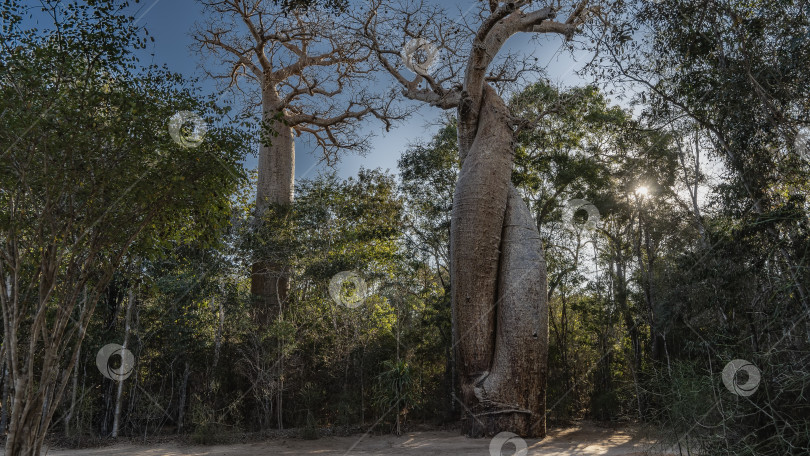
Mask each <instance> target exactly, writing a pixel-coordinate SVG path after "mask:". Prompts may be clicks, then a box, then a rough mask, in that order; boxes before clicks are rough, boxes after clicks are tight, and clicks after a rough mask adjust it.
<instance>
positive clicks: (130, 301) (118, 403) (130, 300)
mask: <svg viewBox="0 0 810 456" xmlns="http://www.w3.org/2000/svg"><path fill="white" fill-rule="evenodd" d="M134 305H135V286H134V285H132V286H130V287H129V295H128V296H127V311H126V314H125V316H124V342H123V343H122V344H121V346H122V347H123V348H122V349H121V350H122V351H123V350H126V349H127V347H128V346H129V332H130V331H131V329H132V326H131V322H132V307H133V306H134ZM122 356H123V354H122ZM117 387H118V388H117V390H116V392H115V412H114V413H113V426H112V434H111V437H112V438H116V437H118V429H119V427H120V425H121V409H122V408H123V407H122V403H123V397H124V381H123V380H119V381H118V385H117Z"/></svg>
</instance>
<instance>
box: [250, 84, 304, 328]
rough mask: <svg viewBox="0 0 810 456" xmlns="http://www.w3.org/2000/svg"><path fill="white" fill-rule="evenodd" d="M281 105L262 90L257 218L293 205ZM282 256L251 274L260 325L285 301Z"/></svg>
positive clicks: (290, 142)
mask: <svg viewBox="0 0 810 456" xmlns="http://www.w3.org/2000/svg"><path fill="white" fill-rule="evenodd" d="M282 114H283V107H282V102H281V100H280V99H279V95H278V93H277V92H276V90H275V88H274V87H273V86H272V84H271V83H266V87H265V88H264V89H263V90H262V124H263V125H262V128H263V133H262V137H263V138H262V139H263V141H262V144H261V145H260V146H259V175H258V183H257V185H256V216H257V217H263V216H264V215H265V214H266V213H267V211H268V209H270V208H271V207H272V208H275V209H277V210H280V211H283V210H284V209H286V208H288V207H289V206H290V205H291V204H292V202H293V195H294V185H295V140H294V138H293V131H292V128H290V127H289V126H287V125H285V124H284V122H283V121H282V120H281V116H282ZM285 259H286V258H285V254H284V252H278V253H277V254H275V255H273V257H270V258H267V257H264V258H259V259H258V261H256V263H254V264H253V267H252V271H251V284H250V291H251V293H252V294H253V296H254V299H256V301H257V305H258V311H259V315H260V317H259V318H260V322H261V323H264V324H269V323H271V322H272V321H273V319H274V316H275V315H277V314H278V312H279V311H280V309H281V305H282V303H283V302H284V301H285V300H286V298H287V293H288V290H289V286H290V283H289V278H288V277H287V272H286V268H285Z"/></svg>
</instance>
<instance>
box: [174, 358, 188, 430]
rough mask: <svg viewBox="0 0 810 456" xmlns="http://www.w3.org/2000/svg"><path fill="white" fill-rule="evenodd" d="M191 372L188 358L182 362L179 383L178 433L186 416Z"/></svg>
mask: <svg viewBox="0 0 810 456" xmlns="http://www.w3.org/2000/svg"><path fill="white" fill-rule="evenodd" d="M190 374H191V366H190V365H189V363H188V359H186V362H185V364H184V368H183V382H182V383H181V384H180V403H179V404H178V406H177V432H178V433H180V432H182V431H183V427H184V426H185V417H186V402H187V399H188V376H189V375H190Z"/></svg>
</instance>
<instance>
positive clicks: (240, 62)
mask: <svg viewBox="0 0 810 456" xmlns="http://www.w3.org/2000/svg"><path fill="white" fill-rule="evenodd" d="M203 3H204V4H205V5H206V9H207V12H208V13H209V16H210V17H212V19H211V20H210V21H209V22H207V23H205V24H200V25H199V26H198V27H197V30H196V32H195V40H196V41H197V43H198V45H199V48H200V49H202V50H205V51H207V53H208V54H210V55H211V56H212V57H213V58H215V59H217V62H218V63H222V62H224V63H225V64H226V65H227V67H228V71H227V72H226V73H224V74H212V73H210V72H209V74H210V75H211V76H212V77H214V78H216V79H219V80H222V81H224V82H225V84H226V85H227V86H228V87H229V88H232V89H234V90H236V91H238V92H241V93H244V94H246V95H247V96H248V97H249V101H250V103H249V104H250V105H251V106H254V105H256V104H257V103H256V100H257V99H259V100H261V102H260V106H261V120H262V130H263V134H262V136H263V139H262V143H261V146H260V147H259V167H258V183H257V189H256V216H257V219H259V220H261V218H262V217H263V216H264V215H265V213H266V212H267V210H268V209H269V208H271V207H277V208H279V209H280V210H281V212H282V213H283V211H284V209H285V208H286V207H289V206H290V205H291V204H292V202H293V195H294V194H293V190H294V177H295V140H294V137H295V136H300V135H302V134H306V135H305V136H306V137H307V138H308V139H310V140H311V142H312V143H313V144H314V145H315V146H316V149H318V150H319V151H320V152H321V153H322V160H324V161H326V162H328V163H334V162H335V161H336V160H337V159H338V156H339V153H340V152H343V151H346V150H358V151H365V150H366V148H367V145H368V144H367V139H368V137H363V136H359V135H358V134H357V128H356V125H357V123H358V122H359V121H361V120H362V119H364V118H366V117H369V116H372V117H376V118H378V119H380V120H381V121H383V122H384V124H385V126H386V128H388V127H390V122H391V121H392V120H395V119H397V118H399V117H401V116H398V115H397V113H395V112H394V111H393V110H392V109H391V98H393V97H390V96H388V97H386V96H378V95H373V94H371V93H370V92H369V91H367V90H365V89H364V87H365V86H367V85H369V83H370V82H371V81H372V79H371V78H373V76H372V75H373V70H374V68H373V65H372V63H371V62H372V59H370V58H369V57H370V51H369V50H368V49H367V48H365V47H364V46H362V45H361V43H360V40H359V39H357V37H355V36H352V34H351V33H350V32H349V31H348V29H347V28H346V27H345V26H343V24H342V23H341V21H342V19H343V18H342V17H341V16H337V17H336V16H335V13H334V12H326V11H321V10H319V9H318V8H316V7H312V8H310V9H308V10H293V11H283V10H282V8H281V7H280V6H279V5H278V2H274V1H272V0H206V1H204V2H203ZM244 80H247V82H248V87H243V85H240V84H241V83H242V82H243V81H244ZM256 92H258V93H256ZM259 256H260V258H257V259H256V261H255V263H254V265H253V267H252V271H251V291H252V293H253V295H254V296H255V297H256V299H257V301H258V304H259V307H260V308H261V309H264V313H263V315H262V316H261V320H262V321H263V322H264V323H270V322H272V321H273V319H274V318H275V315H277V314H278V312H279V311H280V309H281V306H282V305H283V303H284V301H285V300H286V298H287V294H288V290H289V274H288V271H287V269H286V259H287V257H288V253H285V252H271V253H268V252H265V253H263V254H261V255H259Z"/></svg>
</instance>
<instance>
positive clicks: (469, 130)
mask: <svg viewBox="0 0 810 456" xmlns="http://www.w3.org/2000/svg"><path fill="white" fill-rule="evenodd" d="M524 9H525V10H524ZM557 12H558V8H556V7H551V6H549V7H543V8H540V7H538V8H532V4H531V2H529V1H508V2H495V1H491V2H489V3H488V5H484V4H482V5H481V8H480V11H479V14H478V20H479V23H478V26H477V28H470V29H469V30H470V31H472V33H471V34H469V35H465V34H464V33H463V29H462V28H461V27H454V26H453V24H452V23H448V22H446V21H443V20H442V18H441V17H442V16H443V14H442V12H441V11H438V10H437V9H435V8H434V9H431V8H429V7H428V6H427V5H424V4H422V3H419V2H408V1H403V2H392V1H387V0H376V1H375V2H374V8H373V12H372V14H370V15H368V16H366V17H364V18H360V21H361V26H360V27H362V29H363V32H364V35H365V37H366V39H367V40H368V43H369V47H371V48H372V49H374V51H375V53H376V56H377V58H378V60H379V61H380V62H381V65H382V66H383V67H384V68H385V69H386V70H388V72H389V73H390V74H391V75H392V76H393V77H394V78H395V79H396V80H397V81H398V82H399V83H401V84H402V87H403V94H404V95H405V96H406V97H408V98H411V99H414V100H420V101H423V102H426V103H429V104H431V105H433V106H437V107H440V108H443V109H453V108H455V109H456V115H457V119H458V123H457V125H458V147H459V158H460V162H461V171H460V173H459V177H458V182H457V184H456V190H455V194H454V196H453V210H452V216H451V233H450V277H451V299H452V306H453V312H454V315H455V320H454V334H456V335H457V337H456V350H457V353H458V369H459V376H460V381H461V392H462V400H463V403H464V408H465V413H464V418H463V432H464V433H466V434H467V435H470V436H473V437H479V436H483V435H494V434H497V433H498V432H501V431H511V432H515V433H517V434H518V435H521V436H525V437H542V436H545V434H546V418H545V414H546V410H545V405H546V398H545V391H546V378H547V368H546V365H547V354H548V296H547V284H546V266H545V259H544V254H543V245H542V242H541V239H540V235H539V232H538V230H537V226H536V223H535V221H534V220H533V218H532V216H531V214H530V212H529V209H528V207H527V206H526V204H525V203H524V201H523V199H522V198H521V196H520V194H519V193H518V191H517V190H516V189H515V187H514V186H513V185H512V183H511V180H510V176H511V172H512V162H513V153H514V149H513V139H514V133H515V132H514V130H513V126H514V125H519V124H520V123H521V122H520V121H519V119H514V118H512V116H511V115H510V112H509V110H508V108H507V106H506V104H505V102H504V101H503V99H502V98H501V97H500V96H499V95H498V93H497V92H496V90H495V89H494V88H493V87H492V84H495V85H502V84H508V83H513V82H515V81H518V80H520V78H521V77H522V76H523V75H524V74H526V73H528V72H531V71H533V70H536V68H532V67H531V66H529V65H528V64H526V62H527V60H525V59H519V58H516V57H515V56H506V57H505V58H502V59H498V60H497V61H496V57H497V56H498V53H499V51H500V49H501V47H502V46H503V45H504V43H505V42H506V41H507V40H508V39H509V38H510V37H511V36H513V35H515V34H517V33H520V32H529V33H555V34H560V35H562V36H563V37H565V38H566V39H570V38H571V37H572V36H574V34H575V33H576V32H577V30H578V28H579V27H580V26H581V25H582V24H583V23H584V21H585V20H586V19H587V17H588V16H590V15H591V14H593V13H596V12H598V8H596V7H588V6H587V3H586V2H581V3H578V4H575V5H572V6H571V11H570V15H569V18H568V19H567V20H566V21H565V22H556V21H554V18H555V17H556V14H557ZM465 25H466V26H467V27H471V26H470V24H469V23H467V24H465ZM403 29H404V30H403ZM403 32H404V33H403ZM403 35H404V36H405V37H406V38H422V39H427V41H428V42H430V43H433V45H434V46H436V47H437V48H439V49H441V51H442V52H443V53H444V54H445V55H444V56H443V60H442V62H441V63H438V64H437V68H436V69H434V70H432V71H430V72H429V74H418V75H416V78H415V79H412V78H409V77H407V76H406V75H405V74H404V73H403V72H402V71H401V65H399V64H398V63H397V62H396V61H395V60H394V59H395V58H396V56H398V55H399V53H400V52H399V49H397V45H399V46H401V45H403V44H404V43H403V42H401V41H400V42H397V39H396V38H393V37H395V36H403ZM459 37H461V38H459ZM464 40H466V44H465V43H464Z"/></svg>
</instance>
